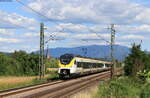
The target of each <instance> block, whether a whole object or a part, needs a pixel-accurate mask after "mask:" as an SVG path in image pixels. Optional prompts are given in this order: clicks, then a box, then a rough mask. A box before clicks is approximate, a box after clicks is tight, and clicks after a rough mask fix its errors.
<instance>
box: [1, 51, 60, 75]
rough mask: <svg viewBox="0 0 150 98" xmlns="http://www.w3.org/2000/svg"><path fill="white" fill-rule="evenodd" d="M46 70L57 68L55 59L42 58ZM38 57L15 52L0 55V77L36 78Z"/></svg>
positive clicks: (23, 52)
mask: <svg viewBox="0 0 150 98" xmlns="http://www.w3.org/2000/svg"><path fill="white" fill-rule="evenodd" d="M44 64H45V66H46V68H58V64H57V59H55V58H51V59H46V58H44ZM38 68H39V55H38V54H35V53H30V54H28V53H26V52H25V51H15V52H14V53H11V54H9V55H8V54H7V55H6V54H4V53H0V76H36V75H38V72H39V69H38Z"/></svg>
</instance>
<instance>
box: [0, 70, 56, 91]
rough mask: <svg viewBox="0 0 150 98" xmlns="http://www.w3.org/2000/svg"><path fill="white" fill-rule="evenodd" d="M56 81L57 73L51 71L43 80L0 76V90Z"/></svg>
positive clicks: (34, 77)
mask: <svg viewBox="0 0 150 98" xmlns="http://www.w3.org/2000/svg"><path fill="white" fill-rule="evenodd" d="M56 79H58V74H57V71H51V72H49V74H47V75H46V76H45V78H44V79H42V80H39V79H38V76H5V77H4V76H0V90H7V89H12V88H18V87H24V86H30V85H35V84H39V83H44V82H48V81H50V80H56Z"/></svg>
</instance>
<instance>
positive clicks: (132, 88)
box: [96, 77, 142, 98]
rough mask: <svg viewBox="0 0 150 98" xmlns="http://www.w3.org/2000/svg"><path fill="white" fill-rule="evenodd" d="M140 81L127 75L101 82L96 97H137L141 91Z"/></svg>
mask: <svg viewBox="0 0 150 98" xmlns="http://www.w3.org/2000/svg"><path fill="white" fill-rule="evenodd" d="M140 83H141V82H140V81H137V80H134V79H132V78H127V77H126V78H120V79H114V80H112V81H110V82H108V83H101V84H100V86H99V89H98V93H97V95H96V98H110V97H112V98H137V97H138V96H140V92H141V89H140V88H141V87H142V86H141V85H140Z"/></svg>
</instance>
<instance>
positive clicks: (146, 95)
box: [140, 83, 150, 98]
mask: <svg viewBox="0 0 150 98" xmlns="http://www.w3.org/2000/svg"><path fill="white" fill-rule="evenodd" d="M140 97H141V98H150V83H147V84H146V85H144V87H143V88H142V91H141V94H140Z"/></svg>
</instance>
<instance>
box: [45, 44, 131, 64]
mask: <svg viewBox="0 0 150 98" xmlns="http://www.w3.org/2000/svg"><path fill="white" fill-rule="evenodd" d="M114 48H115V58H116V59H117V60H119V61H122V60H124V58H125V57H126V56H127V55H128V54H129V53H130V49H129V48H128V47H126V46H119V45H115V46H114ZM49 52H50V55H51V56H52V57H55V58H58V57H60V55H62V54H65V53H72V54H76V55H81V56H86V57H92V58H101V59H108V60H110V46H109V45H90V46H80V47H74V48H51V49H49ZM45 54H46V50H45Z"/></svg>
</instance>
